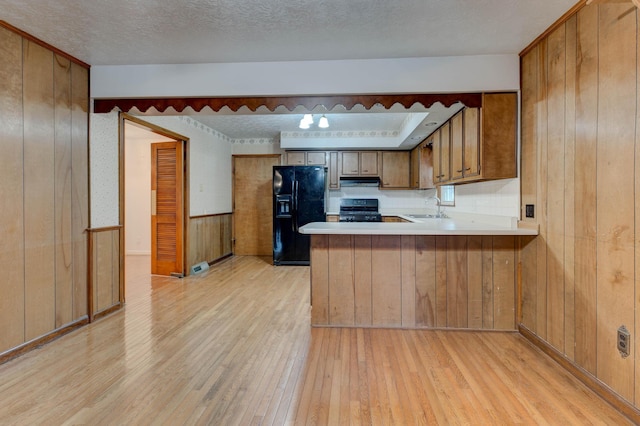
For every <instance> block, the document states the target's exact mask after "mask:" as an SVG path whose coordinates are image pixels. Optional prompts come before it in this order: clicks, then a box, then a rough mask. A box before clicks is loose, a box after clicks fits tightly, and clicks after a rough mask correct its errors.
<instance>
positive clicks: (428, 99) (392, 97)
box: [93, 93, 482, 113]
mask: <svg viewBox="0 0 640 426" xmlns="http://www.w3.org/2000/svg"><path fill="white" fill-rule="evenodd" d="M436 102H440V103H442V104H443V105H445V106H447V107H448V106H451V105H453V104H454V103H456V102H462V103H463V104H465V105H466V106H468V107H473V108H479V107H480V106H482V94H481V93H418V94H378V95H357V94H356V95H327V96H250V97H208V98H139V99H136V98H120V99H94V101H93V110H94V112H95V113H109V112H111V111H113V110H114V109H117V110H120V111H122V112H128V111H131V110H133V109H134V108H136V109H138V110H139V111H140V112H142V113H145V112H147V111H149V110H150V109H151V108H155V109H156V110H157V111H158V112H160V113H162V112H165V111H166V110H167V109H168V108H173V109H174V110H175V111H176V112H179V113H181V112H183V111H184V110H185V109H186V108H188V107H189V108H192V109H193V110H194V111H196V112H200V111H202V110H203V109H204V108H205V107H209V108H211V110H213V111H215V112H218V111H220V109H222V108H223V107H225V106H226V107H228V108H229V109H231V110H232V111H238V110H239V109H240V108H241V107H247V108H249V109H250V110H251V111H256V110H257V109H258V108H260V107H266V108H267V109H268V110H270V111H274V110H275V109H276V108H277V107H280V106H283V107H285V108H287V109H288V110H289V111H293V110H294V109H295V108H296V107H299V106H303V107H305V108H306V109H307V110H309V111H311V110H313V109H314V108H315V107H317V106H324V107H325V108H327V109H328V110H331V109H333V108H334V107H335V106H337V105H342V106H344V107H345V108H347V109H349V110H350V109H352V108H353V107H354V106H356V105H362V106H364V107H365V108H367V109H370V108H371V107H373V106H374V105H375V104H381V105H383V106H384V107H385V108H390V107H391V106H393V105H394V104H396V103H399V104H402V105H403V106H404V107H406V108H409V107H411V106H412V105H413V104H416V103H420V104H422V105H423V106H425V107H430V106H431V105H433V104H434V103H436Z"/></svg>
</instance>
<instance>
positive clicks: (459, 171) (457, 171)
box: [456, 169, 469, 173]
mask: <svg viewBox="0 0 640 426" xmlns="http://www.w3.org/2000/svg"><path fill="white" fill-rule="evenodd" d="M467 170H469V169H467ZM456 173H462V169H460V170H456Z"/></svg>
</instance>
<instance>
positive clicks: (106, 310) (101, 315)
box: [92, 302, 123, 322]
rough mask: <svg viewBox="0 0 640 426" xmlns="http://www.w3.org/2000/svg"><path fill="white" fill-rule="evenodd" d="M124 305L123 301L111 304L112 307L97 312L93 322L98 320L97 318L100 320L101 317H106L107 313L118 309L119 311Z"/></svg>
mask: <svg viewBox="0 0 640 426" xmlns="http://www.w3.org/2000/svg"><path fill="white" fill-rule="evenodd" d="M122 306H123V304H122V302H119V303H117V304H115V305H113V306H111V307H109V308H107V309H105V310H103V311H100V312H96V313H95V314H94V315H93V320H92V322H93V321H96V320H99V319H100V318H104V317H106V316H107V315H109V314H112V313H114V312H116V311H119V310H120V309H121V308H122Z"/></svg>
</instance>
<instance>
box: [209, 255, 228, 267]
mask: <svg viewBox="0 0 640 426" xmlns="http://www.w3.org/2000/svg"><path fill="white" fill-rule="evenodd" d="M230 257H233V253H227V254H225V255H224V256H222V257H219V258H217V259H215V260H212V261H211V262H207V263H208V264H209V266H213V265H215V264H216V263H220V262H223V261H225V260H227V259H229V258H230Z"/></svg>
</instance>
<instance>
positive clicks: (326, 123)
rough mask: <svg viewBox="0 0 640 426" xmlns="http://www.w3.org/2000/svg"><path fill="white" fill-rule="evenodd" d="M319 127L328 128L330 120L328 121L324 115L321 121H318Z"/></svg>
mask: <svg viewBox="0 0 640 426" xmlns="http://www.w3.org/2000/svg"><path fill="white" fill-rule="evenodd" d="M318 127H320V128H321V129H326V128H327V127H329V120H327V117H325V116H324V114H322V117H320V121H318Z"/></svg>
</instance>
